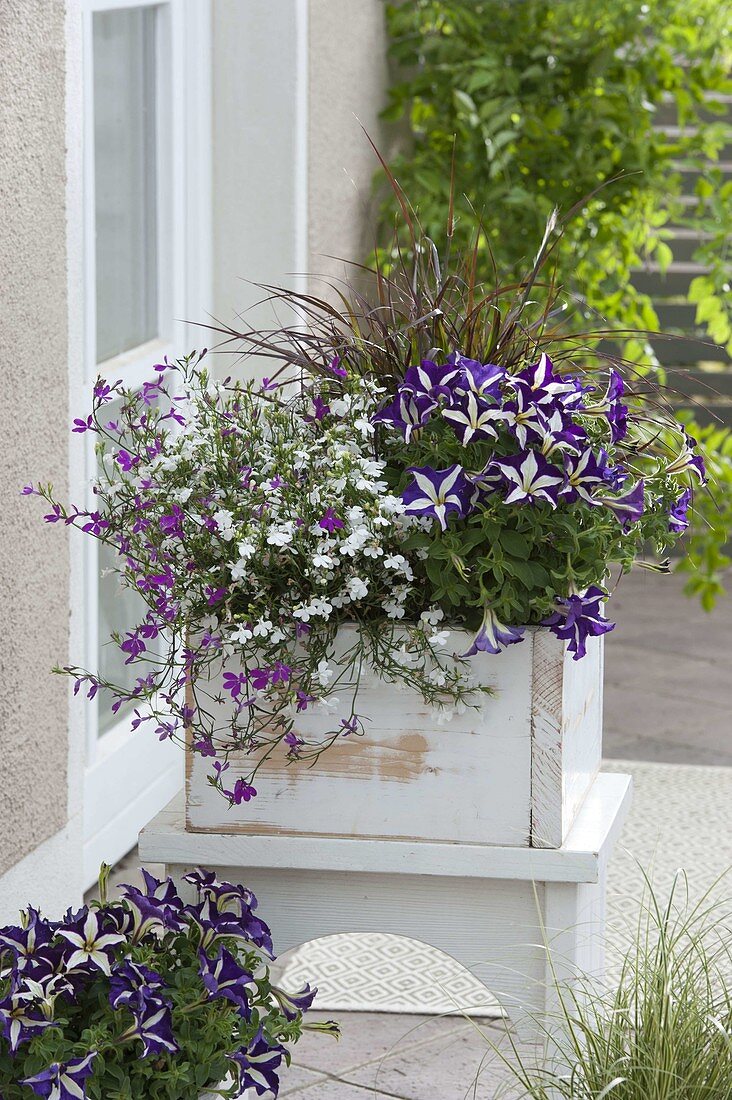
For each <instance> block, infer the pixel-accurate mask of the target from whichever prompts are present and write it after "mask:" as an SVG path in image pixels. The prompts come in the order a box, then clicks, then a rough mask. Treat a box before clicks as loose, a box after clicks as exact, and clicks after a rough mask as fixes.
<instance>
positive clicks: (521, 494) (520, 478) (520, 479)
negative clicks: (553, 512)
mask: <svg viewBox="0 0 732 1100" xmlns="http://www.w3.org/2000/svg"><path fill="white" fill-rule="evenodd" d="M491 468H492V469H495V470H499V471H500V473H501V474H502V475H503V477H504V479H505V480H506V481H507V482H508V485H509V492H508V494H507V495H506V498H505V503H506V504H521V503H523V502H524V501H527V502H528V503H530V504H534V503H535V502H536V501H538V500H543V501H545V502H546V503H547V504H550V505H551V506H552V508H556V506H557V501H558V499H559V491H560V489H561V488H562V486H563V485H564V481H565V479H564V474H563V473H562V472H561V471H560V470H559V469H558V468H557V467H556V466H553V465H552V463H551V462H547V460H546V459H545V458H544V456H543V455H542V454H541V453H540V452H538V451H526V452H525V453H524V454H522V455H513V456H512V457H511V458H500V459H496V460H495V461H494V462H492V463H491V464H490V467H489V469H491Z"/></svg>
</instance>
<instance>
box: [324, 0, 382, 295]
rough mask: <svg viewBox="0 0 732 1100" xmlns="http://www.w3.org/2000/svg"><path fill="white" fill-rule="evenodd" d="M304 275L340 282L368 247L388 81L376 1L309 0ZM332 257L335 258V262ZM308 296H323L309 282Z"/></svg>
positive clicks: (379, 5) (371, 242)
mask: <svg viewBox="0 0 732 1100" xmlns="http://www.w3.org/2000/svg"><path fill="white" fill-rule="evenodd" d="M309 23H310V27H309V30H310V36H309V37H310V41H309V57H310V66H309V151H308V190H309V195H308V230H309V232H308V245H309V258H308V263H309V266H308V271H309V272H311V273H312V274H313V275H314V276H315V275H321V276H323V277H324V278H325V279H326V280H328V279H335V280H338V279H343V278H344V277H347V276H349V277H353V275H354V274H355V272H354V270H353V269H352V268H350V269H349V266H348V264H347V263H344V262H342V261H344V260H345V261H354V260H355V261H357V262H360V263H362V262H363V260H364V258H365V256H366V255H367V254H368V253H369V252H370V251H371V249H372V248H373V246H374V243H375V242H374V239H373V237H372V235H371V231H370V226H371V213H372V209H373V204H372V198H371V181H372V179H373V176H374V172H375V171H376V169H377V168H378V161H377V159H376V156H375V154H374V151H373V149H372V148H371V146H370V144H369V142H368V140H367V138H366V136H365V134H364V130H365V131H366V133H367V134H368V135H369V136H370V137H371V139H372V141H374V143H375V144H376V145H377V146H379V145H380V135H381V129H380V123H379V117H378V116H379V111H380V110H381V108H382V107H383V106H384V102H385V87H386V80H387V66H386V30H385V25H384V3H383V0H310V12H309ZM333 257H337V258H336V259H334V258H333ZM313 290H314V292H315V293H320V294H322V293H324V287H323V285H322V282H321V281H320V280H315V279H313Z"/></svg>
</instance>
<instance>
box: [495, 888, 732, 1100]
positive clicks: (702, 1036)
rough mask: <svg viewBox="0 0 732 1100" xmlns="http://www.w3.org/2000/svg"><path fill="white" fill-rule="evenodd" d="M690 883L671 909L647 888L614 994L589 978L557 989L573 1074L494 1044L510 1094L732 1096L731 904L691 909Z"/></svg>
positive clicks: (645, 1098) (640, 1099) (664, 1099)
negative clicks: (582, 983) (575, 987)
mask: <svg viewBox="0 0 732 1100" xmlns="http://www.w3.org/2000/svg"><path fill="white" fill-rule="evenodd" d="M683 885H684V879H683V877H682V875H681V873H680V874H679V876H678V877H677V879H676V881H675V882H674V885H673V887H672V889H671V891H670V894H669V897H668V899H667V901H666V902H665V904H664V902H663V901H662V899H660V898H659V897H658V895H657V894H656V893H654V890H653V889H652V887H651V885H650V883H648V884H647V892H646V896H645V898H644V904H643V907H642V912H641V918H640V920H639V924H638V928H637V931H636V937H635V942H633V943H632V945H631V948H630V952H629V954H628V956H627V957H626V959H625V960H624V962H623V965H622V970H621V974H620V978H619V981H618V984H617V987H616V988H614V989H613V990H612V992H611V993H610V994H608V995H604V996H603V994H602V993H601V992H600V991H598V989H597V986H596V984H593V983H592V982H591V981H590V980H588V983H587V988H586V989H584V988H582V987H580V989H579V991H578V992H574V993H573V992H572V991H571V990H567V989H562V990H560V994H561V996H560V1000H561V1006H562V1008H561V1018H560V1019H559V1020H558V1021H557V1023H558V1024H559V1027H560V1031H561V1032H562V1033H563V1034H564V1038H563V1039H562V1040H560V1049H559V1059H558V1061H559V1063H561V1064H562V1065H563V1066H564V1067H566V1068H564V1069H562V1070H557V1069H550V1068H536V1067H535V1066H534V1065H533V1064H531V1063H529V1062H528V1061H527V1060H526V1059H525V1057H524V1056H523V1054H522V1052H521V1051H520V1049H519V1048H518V1047H516V1046H515V1045H514V1044H511V1046H512V1050H511V1053H510V1055H508V1056H507V1055H506V1053H505V1050H502V1049H501V1048H498V1047H496V1046H493V1044H491V1045H492V1051H493V1057H494V1058H497V1059H499V1060H500V1061H501V1062H502V1063H503V1065H504V1066H505V1067H506V1069H507V1070H508V1071H509V1084H508V1087H507V1093H508V1094H509V1095H510V1096H511V1097H515V1096H517V1095H518V1096H521V1097H524V1098H525V1100H728V1098H729V1097H730V1096H732V937H731V936H730V916H731V910H730V905H729V901H723V902H722V901H720V902H714V901H713V900H712V898H711V892H710V893H709V894H707V895H705V896H704V897H703V898H701V900H700V901H698V902H697V903H695V904H693V905H692V904H689V902H688V897H687V896H684V897H683V898H682V899H680V898H679V896H678V895H679V894H682V895H683V894H684V891H683V889H680V886H683ZM554 1034H556V1032H554ZM552 1049H555V1048H553V1044H552ZM486 1072H487V1070H486ZM517 1086H518V1090H519V1091H518V1093H517V1092H516V1091H515V1090H516V1087H517ZM498 1095H499V1096H501V1095H503V1092H502V1091H501V1090H499V1093H498Z"/></svg>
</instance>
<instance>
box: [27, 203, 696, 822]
mask: <svg viewBox="0 0 732 1100" xmlns="http://www.w3.org/2000/svg"><path fill="white" fill-rule="evenodd" d="M399 198H400V201H401V202H402V206H403V214H404V218H405V220H406V221H407V223H408V225H409V227H410V231H411V232H413V233H414V234H415V246H414V248H413V250H412V253H413V255H414V256H415V260H414V263H413V264H412V262H411V261H410V263H409V265H406V264H405V266H404V267H402V268H399V267H397V268H396V269H394V270H392V271H391V272H390V274H389V276H388V277H387V276H386V275H384V273H383V272H380V271H375V272H372V273H371V276H372V280H373V288H374V293H373V296H372V297H366V296H364V294H363V293H360V292H358V291H356V290H352V291H348V292H347V293H344V294H343V295H342V298H343V308H342V309H340V310H337V309H335V308H334V307H333V306H332V305H329V304H328V303H327V302H324V301H318V300H317V299H315V298H313V297H312V296H308V295H298V294H295V293H292V292H285V291H283V292H279V293H275V294H274V298H275V300H276V301H278V302H284V303H286V304H288V305H292V304H295V305H296V306H297V309H298V311H299V313H300V316H301V317H303V318H304V323H303V324H300V325H298V326H297V327H293V328H289V329H284V330H279V331H273V332H263V331H246V332H235V331H233V330H230V329H218V330H217V332H218V335H219V336H220V337H221V342H220V344H219V348H218V350H219V353H220V354H219V355H218V356H215V355H210V354H205V353H202V354H200V355H195V354H194V355H192V356H189V357H187V358H185V359H183V360H181V361H179V362H176V363H168V362H164V363H161V364H157V365H156V366H155V367H154V369H152V370H151V379H150V380H149V381H147V382H145V383H144V384H143V386H142V387H141V388H140V389H136V390H131V389H129V388H127V387H126V386H125V385H124V383H123V382H121V381H115V380H114V379H100V380H99V381H98V382H97V385H96V387H95V389H94V395H93V401H92V412H91V413H90V414H88V415H86V416H83V417H79V418H78V419H77V420H76V421H75V424H74V428H73V430H74V431H75V432H77V433H79V434H86V433H93V435H94V436H95V438H96V443H97V448H96V449H97V455H98V461H99V465H100V470H101V472H100V475H99V477H98V479H97V480H96V481H95V484H94V487H93V491H94V494H95V503H94V507H93V508H89V507H78V508H74V507H66V506H64V505H62V504H61V503H60V502H59V501H57V500H56V498H55V497H54V495H53V492H52V489H51V487H50V486H44V485H39V486H37V487H34V486H28V487H27V489H26V492H27V493H28V494H37V495H40V496H41V497H42V498H44V499H45V500H46V501H47V502H48V504H49V505H50V511H49V512H48V514H47V515H46V520H47V521H48V522H50V523H61V524H66V525H73V526H75V527H77V528H80V529H81V530H83V531H84V532H86V533H87V534H88V535H90V536H91V537H92V538H96V539H99V540H101V541H103V542H105V543H107V544H109V545H110V546H111V547H113V548H114V550H115V551H116V553H117V555H118V558H117V562H118V564H117V573H118V576H119V580H120V583H121V584H122V585H123V586H126V587H128V588H131V589H134V590H135V591H136V592H137V593H139V595H140V596H141V597H142V599H143V600H144V603H145V605H146V607H145V613H144V617H143V618H142V620H141V621H140V623H139V625H138V626H137V627H136V629H134V630H130V631H128V632H127V633H126V634H125V635H124V636H115V637H114V638H113V641H114V643H115V644H116V645H118V646H119V648H120V650H121V651H122V653H123V654H124V656H125V663H126V664H127V665H129V666H130V667H131V668H132V669H134V671H135V673H136V679H135V683H134V685H133V686H129V685H121V684H114V683H110V682H109V681H107V680H104V679H103V678H101V677H100V676H98V675H97V674H96V673H95V672H94V670H86V669H79V668H67V669H66V670H65V671H67V672H69V673H71V674H72V675H73V676H74V677H75V679H76V690H77V691H78V690H81V689H82V688H83V689H84V691H86V692H87V693H88V694H89V696H90V697H94V696H95V695H96V693H97V692H98V690H99V688H100V687H103V688H105V689H106V691H107V692H108V693H109V692H111V695H112V698H113V709H115V710H117V709H119V708H120V707H123V706H126V707H132V708H134V716H133V719H132V725H133V728H135V729H136V728H138V727H140V726H149V727H151V728H152V730H154V732H155V733H156V735H157V736H159V737H160V738H170V739H173V740H177V741H180V742H181V743H182V742H184V740H185V736H186V733H187V732H188V733H189V737H190V741H191V743H192V746H193V748H194V750H195V751H198V752H200V753H202V754H204V755H205V756H206V757H208V758H209V759H210V781H211V783H212V784H213V785H214V786H215V787H216V788H217V789H218V790H219V791H220V792H221V794H222V795H223V796H224V797H225V798H226V799H228V801H229V802H230V803H231V804H240V803H242V802H247V801H249V800H250V799H251V798H252V797H253V796H254V795H255V794H256V785H255V784H256V776H257V772H258V769H259V768H260V766H261V765H262V763H263V762H265V761H268V760H271V759H272V758H274V760H275V761H277V760H280V761H284V762H286V763H289V764H292V765H293V766H297V765H298V764H305V765H312V764H314V763H315V762H316V760H317V758H318V757H319V756H320V754H321V753H322V752H324V751H325V750H327V749H328V748H330V747H331V746H333V745H334V744H336V743H337V742H339V741H340V740H341V739H342V738H346V737H353V736H356V735H359V734H363V733H368V715H366V714H363V713H361V711H360V710H359V693H358V687H359V683H360V681H361V677H362V674H363V671H364V670H365V669H367V668H369V669H373V670H374V671H375V673H376V674H377V676H379V677H381V678H382V679H383V680H384V681H386V682H391V683H394V682H396V683H398V684H401V685H404V686H405V687H407V688H410V689H412V690H414V691H416V692H417V693H418V694H419V695H420V696H421V697H422V698H423V699H424V700H425V701H427V702H428V703H429V704H430V705H432V706H433V707H434V708H435V710H436V711H437V712H439V713H440V714H441V715H442V716H443V717H444V718H445V719H449V717H450V715H451V713H453V712H454V711H455V710H456V709H457V710H461V709H464V708H465V707H467V706H480V705H481V702H483V701H485V694H486V691H488V690H489V688H488V687H486V685H484V684H476V682H475V680H474V678H473V676H472V673H471V660H470V659H471V656H472V655H473V654H476V653H478V652H487V653H492V654H500V652H501V650H503V649H504V648H505V647H507V646H510V645H515V644H520V643H521V641H522V639H523V637H524V634H525V630H526V628H527V627H543V628H546V629H549V630H551V631H553V632H554V633H555V634H556V635H557V636H558V637H559V638H562V639H565V640H566V641H567V644H568V648H569V650H570V652H571V653H572V654H573V656H574V658H575V659H576V660H579V659H581V658H582V656H583V655H584V653H585V645H586V640H587V638H588V637H591V636H597V635H600V634H603V633H605V632H607V631H609V630H611V629H612V625H613V624H612V623H610V622H608V621H607V619H606V617H605V615H604V612H603V601H604V599H605V597H606V595H607V592H608V584H609V577H610V571H611V570H612V569H615V570H618V571H626V570H628V569H630V567H631V566H632V565H633V564H634V562H636V561H641V562H642V563H643V564H645V565H648V566H649V567H651V568H658V569H661V570H663V569H665V568H666V566H665V565H664V563H663V559H664V556H665V555H666V554H667V552H668V551H669V549H670V548H671V547H672V546H673V545H674V544H675V543H676V542H677V540H678V538H679V537H680V535H681V534H682V533H683V531H684V529H685V528H686V527H687V525H688V512H689V509H690V508H691V507H692V496H693V492H694V488H695V486H699V485H700V484H703V483H704V480H705V474H704V463H703V461H702V458H701V455H700V454H699V453H698V450H697V448H696V446H695V441H694V440H693V439H692V438H690V437H689V436H688V435H687V433H686V431H685V429H684V428H683V427H682V426H681V425H680V424H679V423H678V422H677V421H676V420H675V418H674V416H673V414H672V412H671V410H670V408H669V407H668V405H667V403H666V402H665V401H664V399H663V397H662V396H661V394H660V393H658V392H657V391H655V390H654V389H653V388H651V386H650V385H649V383H648V382H647V381H644V380H637V379H636V378H635V377H634V376H633V374H632V371H630V370H629V369H626V368H625V367H624V365H623V363H622V362H620V361H617V360H612V361H611V360H607V359H602V358H599V357H598V355H597V352H596V351H593V350H592V349H591V348H590V347H589V346H588V345H587V343H586V341H585V340H584V339H583V337H582V335H581V333H580V334H577V335H575V336H571V335H568V328H567V325H566V323H564V324H563V325H562V330H561V336H560V335H559V333H558V331H557V330H556V329H555V319H556V316H557V312H558V311H559V312H564V305H565V304H566V303H564V302H563V300H562V297H561V292H560V290H559V289H558V288H556V287H554V286H553V285H552V275H551V271H552V261H551V257H552V250H553V248H554V247H555V245H556V242H557V240H558V235H557V234H558V228H557V225H556V223H555V221H554V220H552V222H551V223H550V225H549V226H548V228H547V233H546V236H545V239H544V241H543V242H542V244H541V247H540V249H539V253H538V256H537V259H536V262H535V263H534V265H533V268H531V270H529V271H528V272H527V275H526V278H525V279H524V280H522V281H521V282H520V283H518V284H516V283H514V284H510V285H507V286H502V285H500V284H499V283H496V285H490V286H489V285H480V284H477V283H476V281H475V263H474V259H475V258H474V256H470V255H468V256H467V257H464V258H461V259H458V260H456V261H455V260H451V258H450V254H449V253H450V238H451V231H450V227H448V239H447V244H446V247H445V250H444V254H443V255H442V256H439V255H438V251H437V249H436V247H435V245H434V244H433V243H432V242H431V241H428V240H426V239H422V238H418V236H417V235H418V232H419V230H418V226H417V225H416V222H415V219H414V216H413V214H412V212H411V210H410V208H409V207H408V205H407V204H406V202H405V201H404V199H403V197H402V196H401V195H400V196H399ZM540 285H541V294H540V295H538V298H540V302H539V301H537V300H534V297H533V296H532V291H537V292H538V289H539V287H540ZM232 348H235V349H236V353H237V355H238V356H240V355H242V354H243V355H244V357H245V359H247V360H248V362H247V365H248V366H249V367H251V368H252V369H253V370H254V369H256V370H257V371H258V373H259V375H260V377H261V375H262V374H264V375H266V377H265V378H264V380H263V381H258V380H257V381H253V380H247V381H235V380H232V379H230V378H226V377H223V376H224V375H225V373H226V369H225V359H224V360H223V362H222V354H221V353H223V352H226V351H227V350H231V349H232ZM344 624H353V625H354V626H355V627H356V629H355V631H351V632H350V633H349V636H348V638H349V640H348V642H347V644H346V643H345V642H344V635H343V633H342V632H341V635H340V637H338V638H337V633H338V630H339V627H341V626H342V625H344ZM453 628H460V629H462V630H468V631H470V632H471V633H472V639H473V640H472V644H469V645H468V646H467V647H465V646H461V647H460V648H461V651H459V652H455V648H456V647H455V644H454V643H453V644H451V641H450V632H451V630H452V629H453ZM497 659H498V660H500V657H498V658H497ZM107 697H108V696H107ZM313 709H316V711H317V712H319V713H320V715H321V716H322V720H321V722H320V723H319V726H318V729H319V733H318V734H317V735H313V734H312V733H309V734H308V735H307V736H306V735H305V734H303V732H302V730H301V729H300V727H299V724H298V723H299V719H300V717H301V716H302V715H303V713H304V712H305V711H311V710H313ZM309 728H312V727H311V726H310V727H309ZM445 735H446V736H449V730H446V734H445ZM234 753H235V754H236V758H237V760H239V761H241V760H242V759H244V761H245V765H246V767H245V769H244V770H243V769H242V767H241V765H240V766H239V767H238V772H239V774H232V772H233V770H234V769H232V767H231V762H230V761H231V758H232V754H234Z"/></svg>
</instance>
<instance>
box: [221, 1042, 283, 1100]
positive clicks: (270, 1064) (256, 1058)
mask: <svg viewBox="0 0 732 1100" xmlns="http://www.w3.org/2000/svg"><path fill="white" fill-rule="evenodd" d="M284 1055H285V1048H284V1047H283V1046H280V1045H279V1043H276V1044H274V1045H270V1044H269V1043H268V1042H267V1040H266V1039H265V1038H264V1036H263V1035H262V1033H261V1031H260V1032H259V1034H258V1035H257V1037H256V1038H255V1039H254V1041H253V1042H252V1043H250V1044H249V1046H247V1047H242V1048H241V1050H238V1051H237V1052H236V1054H227V1058H229V1060H230V1061H231V1062H233V1063H234V1066H235V1067H236V1071H237V1074H238V1085H239V1088H240V1089H241V1091H242V1092H245V1091H246V1090H247V1089H252V1088H253V1089H254V1091H255V1092H256V1094H257V1096H264V1095H265V1094H267V1093H274V1095H275V1096H276V1095H277V1093H278V1092H279V1087H280V1079H279V1075H278V1073H277V1069H278V1068H279V1066H280V1063H281V1062H282V1059H283V1057H284Z"/></svg>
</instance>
